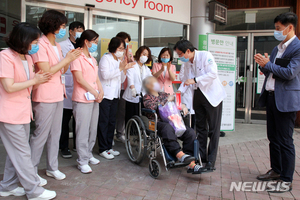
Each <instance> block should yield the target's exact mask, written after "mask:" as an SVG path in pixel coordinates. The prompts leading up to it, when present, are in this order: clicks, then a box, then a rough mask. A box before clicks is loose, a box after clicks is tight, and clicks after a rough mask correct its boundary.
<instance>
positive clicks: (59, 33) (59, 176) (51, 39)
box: [30, 10, 81, 184]
mask: <svg viewBox="0 0 300 200" xmlns="http://www.w3.org/2000/svg"><path fill="white" fill-rule="evenodd" d="M66 23H67V18H66V17H65V15H63V14H62V13H61V12H58V11H55V10H48V11H46V12H45V13H44V14H43V16H42V18H41V19H40V21H39V23H38V26H39V28H40V30H41V31H42V33H43V36H42V37H41V39H40V41H39V47H40V50H39V51H38V52H37V53H36V54H34V55H32V59H33V62H34V63H35V65H36V71H40V70H41V71H43V72H50V73H51V74H52V78H51V80H50V81H49V82H47V83H45V84H43V85H41V86H40V87H38V88H37V89H36V90H35V91H33V93H32V100H33V111H34V114H35V123H36V130H35V131H34V134H33V135H32V137H31V140H30V146H31V154H32V163H33V165H34V166H35V169H36V172H37V167H38V164H39V163H40V159H41V155H42V152H43V149H44V146H46V148H47V170H46V175H47V176H49V177H53V178H55V179H56V180H63V179H65V178H66V175H65V174H63V173H62V172H60V171H59V170H58V160H57V156H58V151H59V138H60V133H61V122H62V112H63V99H64V95H65V86H64V83H65V77H64V73H65V72H66V71H67V70H68V67H69V65H70V63H71V62H72V61H73V60H75V59H77V58H78V57H79V56H80V54H81V50H80V49H73V50H71V51H70V52H69V53H67V55H66V56H65V58H64V57H63V56H62V51H61V47H60V45H59V44H58V43H57V42H55V39H56V38H63V37H64V36H65V34H66ZM40 180H41V182H42V183H43V184H47V180H46V179H43V178H41V177H40Z"/></svg>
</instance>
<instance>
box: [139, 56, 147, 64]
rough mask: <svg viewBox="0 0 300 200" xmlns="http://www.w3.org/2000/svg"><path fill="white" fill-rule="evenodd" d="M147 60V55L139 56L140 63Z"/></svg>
mask: <svg viewBox="0 0 300 200" xmlns="http://www.w3.org/2000/svg"><path fill="white" fill-rule="evenodd" d="M147 60H148V56H141V57H140V62H141V63H142V64H144V63H145V62H147Z"/></svg>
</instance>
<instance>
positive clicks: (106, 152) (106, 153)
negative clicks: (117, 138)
mask: <svg viewBox="0 0 300 200" xmlns="http://www.w3.org/2000/svg"><path fill="white" fill-rule="evenodd" d="M100 156H102V157H103V158H106V159H108V160H111V159H114V158H115V156H114V155H113V154H111V153H110V152H109V151H103V152H102V153H100Z"/></svg>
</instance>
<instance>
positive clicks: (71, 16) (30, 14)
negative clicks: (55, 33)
mask: <svg viewBox="0 0 300 200" xmlns="http://www.w3.org/2000/svg"><path fill="white" fill-rule="evenodd" d="M47 10H50V9H48V8H44V7H37V6H26V21H27V22H29V23H31V24H36V25H37V24H38V21H39V20H40V18H41V17H42V16H43V14H44V12H46V11H47ZM58 11H60V12H61V13H63V14H64V15H66V17H67V19H68V23H67V27H66V29H67V34H66V35H65V37H63V38H61V39H57V40H56V41H57V42H61V41H63V40H66V39H67V38H68V37H69V25H70V24H71V23H72V22H74V21H80V22H82V23H83V22H84V14H83V13H77V12H72V11H64V10H58Z"/></svg>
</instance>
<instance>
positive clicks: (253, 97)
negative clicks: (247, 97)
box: [252, 49, 257, 108]
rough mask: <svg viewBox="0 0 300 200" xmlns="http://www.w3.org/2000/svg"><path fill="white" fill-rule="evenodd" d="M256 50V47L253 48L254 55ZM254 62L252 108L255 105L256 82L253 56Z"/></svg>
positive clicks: (254, 66)
mask: <svg viewBox="0 0 300 200" xmlns="http://www.w3.org/2000/svg"><path fill="white" fill-rule="evenodd" d="M256 53H257V51H256V49H255V50H254V55H256ZM253 60H254V62H253V80H254V81H253V86H252V93H253V94H252V107H253V108H254V106H255V89H256V88H255V83H256V75H257V74H256V71H257V67H256V62H255V59H254V58H253Z"/></svg>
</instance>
